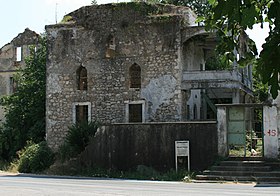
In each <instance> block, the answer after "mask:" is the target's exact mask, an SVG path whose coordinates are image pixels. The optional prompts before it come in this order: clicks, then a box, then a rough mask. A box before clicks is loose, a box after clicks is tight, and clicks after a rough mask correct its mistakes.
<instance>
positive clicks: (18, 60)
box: [16, 47, 22, 62]
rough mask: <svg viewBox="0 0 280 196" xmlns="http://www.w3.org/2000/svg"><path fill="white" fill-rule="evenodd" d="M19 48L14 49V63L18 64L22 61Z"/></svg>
mask: <svg viewBox="0 0 280 196" xmlns="http://www.w3.org/2000/svg"><path fill="white" fill-rule="evenodd" d="M21 52H22V51H21V47H16V61H17V62H20V61H21V60H22V56H21Z"/></svg>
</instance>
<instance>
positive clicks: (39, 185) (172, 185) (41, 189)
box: [0, 173, 280, 196]
mask: <svg viewBox="0 0 280 196" xmlns="http://www.w3.org/2000/svg"><path fill="white" fill-rule="evenodd" d="M0 195H1V196H14V195H17V196H25V195H26V196H38V195H40V196H41V195H44V196H65V195H67V196H68V195H70V196H74V195H75V196H76V195H77V196H88V195H97V196H99V195H105V196H110V195H117V196H120V195H136V196H138V195H139V196H140V195H144V196H150V195H151V196H155V195H156V196H157V195H160V196H167V195H172V196H173V195H176V196H180V195H184V196H186V195H187V196H191V195H195V196H201V195H207V196H212V195H213V196H219V195H223V196H224V195H234V196H239V195H247V196H258V195H261V196H268V195H269V196H273V195H275V196H276V195H277V196H279V195H280V185H254V184H218V183H213V184H209V183H203V184H196V183H183V182H158V181H136V180H117V179H90V178H68V177H60V178H58V177H47V176H26V175H9V174H3V173H2V174H0Z"/></svg>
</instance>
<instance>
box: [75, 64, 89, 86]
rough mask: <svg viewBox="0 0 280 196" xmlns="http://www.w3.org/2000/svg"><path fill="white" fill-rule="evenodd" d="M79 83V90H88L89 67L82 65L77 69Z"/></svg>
mask: <svg viewBox="0 0 280 196" xmlns="http://www.w3.org/2000/svg"><path fill="white" fill-rule="evenodd" d="M77 83H78V90H87V69H86V68H85V67H82V66H81V67H80V68H79V69H78V70H77Z"/></svg>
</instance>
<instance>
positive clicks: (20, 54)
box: [0, 28, 39, 121]
mask: <svg viewBox="0 0 280 196" xmlns="http://www.w3.org/2000/svg"><path fill="white" fill-rule="evenodd" d="M38 39H39V35H38V34H37V33H36V32H34V31H31V30H30V29H28V28H27V29H25V30H24V32H23V33H20V34H18V35H17V36H16V37H15V38H14V39H13V40H12V41H11V42H10V43H8V44H6V45H4V46H3V47H2V48H1V49H0V96H1V97H2V96H5V95H10V94H12V93H13V92H14V91H15V90H16V87H17V84H16V82H15V80H14V75H15V74H16V73H17V72H18V71H19V69H20V68H24V66H25V62H24V59H25V57H27V56H28V55H29V53H30V51H29V46H30V45H37V44H38ZM3 118H4V110H3V108H2V107H1V106H0V120H1V121H2V120H3Z"/></svg>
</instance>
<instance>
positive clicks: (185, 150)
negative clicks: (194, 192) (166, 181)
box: [175, 141, 190, 171]
mask: <svg viewBox="0 0 280 196" xmlns="http://www.w3.org/2000/svg"><path fill="white" fill-rule="evenodd" d="M178 157H188V171H190V143H189V141H175V164H176V171H177V170H178V163H177V161H178Z"/></svg>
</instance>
